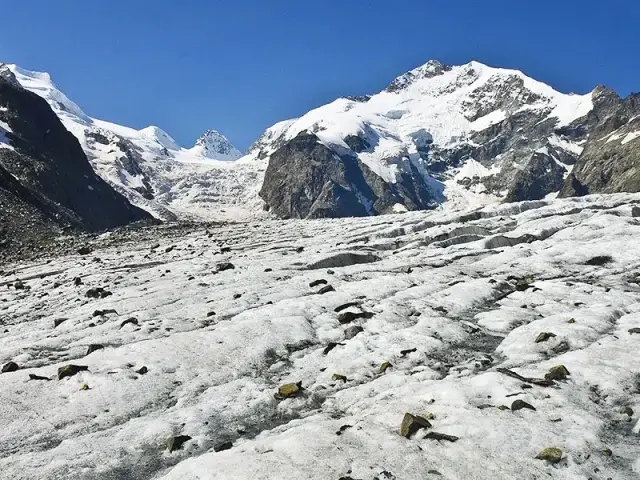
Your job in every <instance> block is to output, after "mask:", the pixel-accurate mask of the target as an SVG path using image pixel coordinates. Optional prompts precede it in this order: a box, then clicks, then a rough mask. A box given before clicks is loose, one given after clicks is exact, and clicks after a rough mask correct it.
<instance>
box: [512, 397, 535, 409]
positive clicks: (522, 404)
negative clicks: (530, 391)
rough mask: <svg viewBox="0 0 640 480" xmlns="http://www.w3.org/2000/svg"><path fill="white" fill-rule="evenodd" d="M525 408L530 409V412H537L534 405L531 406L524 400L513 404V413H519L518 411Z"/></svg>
mask: <svg viewBox="0 0 640 480" xmlns="http://www.w3.org/2000/svg"><path fill="white" fill-rule="evenodd" d="M523 408H528V409H529V410H533V411H535V409H536V408H535V407H534V406H533V405H531V404H530V403H527V402H525V401H524V400H515V401H514V402H513V403H512V404H511V411H512V412H517V411H518V410H522V409H523Z"/></svg>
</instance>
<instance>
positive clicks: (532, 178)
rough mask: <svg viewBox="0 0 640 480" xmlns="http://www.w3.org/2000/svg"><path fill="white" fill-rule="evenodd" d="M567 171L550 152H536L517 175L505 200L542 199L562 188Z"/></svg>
mask: <svg viewBox="0 0 640 480" xmlns="http://www.w3.org/2000/svg"><path fill="white" fill-rule="evenodd" d="M565 173H566V170H565V169H564V167H562V166H561V165H559V164H558V163H557V162H556V161H555V160H554V159H553V158H551V156H550V155H549V154H546V153H540V152H537V153H534V154H533V156H532V157H531V160H529V162H528V163H527V164H526V165H525V166H524V168H523V169H522V170H520V171H519V172H518V173H517V174H516V175H515V177H514V181H513V184H512V186H511V189H510V190H509V193H507V196H506V198H505V201H506V202H521V201H524V200H540V199H542V198H544V197H545V196H546V195H548V194H549V193H551V192H557V191H558V190H560V189H561V188H562V185H563V184H564V174H565Z"/></svg>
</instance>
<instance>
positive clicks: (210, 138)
mask: <svg viewBox="0 0 640 480" xmlns="http://www.w3.org/2000/svg"><path fill="white" fill-rule="evenodd" d="M192 150H194V151H195V152H196V153H198V154H199V155H201V156H203V157H206V158H211V159H214V160H237V159H238V158H240V157H241V156H242V152H240V150H238V149H237V148H236V147H234V146H233V144H232V143H231V142H230V141H229V140H228V139H227V137H225V136H224V135H223V134H222V133H220V132H218V131H217V130H213V129H209V130H207V131H206V132H204V133H203V134H202V135H200V137H199V138H198V139H197V140H196V144H195V146H194V147H193V149H192Z"/></svg>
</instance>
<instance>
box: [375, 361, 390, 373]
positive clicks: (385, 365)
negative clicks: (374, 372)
mask: <svg viewBox="0 0 640 480" xmlns="http://www.w3.org/2000/svg"><path fill="white" fill-rule="evenodd" d="M390 367H393V365H391V362H383V363H382V365H380V368H379V369H378V372H380V373H385V372H386V371H387V369H389V368H390Z"/></svg>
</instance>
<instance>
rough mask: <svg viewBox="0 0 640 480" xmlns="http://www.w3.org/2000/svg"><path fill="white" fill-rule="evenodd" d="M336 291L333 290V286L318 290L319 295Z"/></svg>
mask: <svg viewBox="0 0 640 480" xmlns="http://www.w3.org/2000/svg"><path fill="white" fill-rule="evenodd" d="M335 291H336V289H335V288H333V287H332V286H331V285H325V286H324V287H322V288H321V289H320V290H318V295H324V294H325V293H329V292H335Z"/></svg>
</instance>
